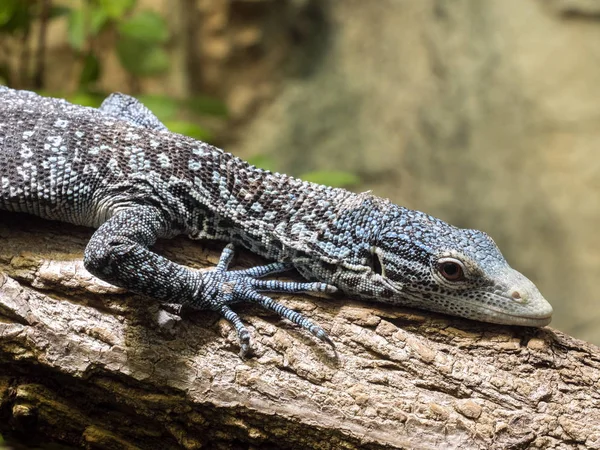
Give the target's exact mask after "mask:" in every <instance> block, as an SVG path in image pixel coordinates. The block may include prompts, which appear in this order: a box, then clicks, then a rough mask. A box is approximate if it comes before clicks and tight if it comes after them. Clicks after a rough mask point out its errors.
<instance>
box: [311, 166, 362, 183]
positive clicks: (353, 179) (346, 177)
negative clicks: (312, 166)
mask: <svg viewBox="0 0 600 450" xmlns="http://www.w3.org/2000/svg"><path fill="white" fill-rule="evenodd" d="M300 178H302V179H303V180H306V181H311V182H313V183H318V184H324V185H327V186H331V187H350V186H355V185H357V184H359V183H360V178H358V176H356V175H355V174H353V173H350V172H342V171H335V170H332V171H315V172H307V173H305V174H303V175H300Z"/></svg>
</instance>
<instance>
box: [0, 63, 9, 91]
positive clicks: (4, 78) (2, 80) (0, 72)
mask: <svg viewBox="0 0 600 450" xmlns="http://www.w3.org/2000/svg"><path fill="white" fill-rule="evenodd" d="M9 80H10V67H9V66H8V64H0V84H1V85H3V86H8V85H10V82H9Z"/></svg>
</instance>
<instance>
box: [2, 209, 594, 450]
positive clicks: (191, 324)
mask: <svg viewBox="0 0 600 450" xmlns="http://www.w3.org/2000/svg"><path fill="white" fill-rule="evenodd" d="M91 233H92V230H88V229H84V228H77V227H71V226H67V225H64V224H59V223H52V222H47V221H42V220H38V219H35V218H30V217H27V216H24V215H17V214H8V213H2V215H1V217H0V432H1V433H3V434H7V435H13V436H17V437H18V438H19V439H21V440H22V439H30V440H31V439H32V438H33V439H34V440H35V439H36V438H37V439H42V440H43V441H47V440H58V441H62V442H65V443H69V444H72V445H76V446H83V447H87V448H157V449H159V448H160V449H170V448H182V447H183V448H201V447H202V448H236V449H237V448H319V449H353V448H365V449H383V448H386V449H387V448H422V449H429V448H461V449H480V448H495V449H506V448H515V449H524V448H557V449H558V448H561V449H562V448H582V449H583V448H600V392H599V389H598V387H599V383H600V381H599V380H600V349H598V348H597V347H595V346H593V345H590V344H587V343H585V342H582V341H578V340H575V339H573V338H571V337H569V336H566V335H564V334H562V333H560V332H558V331H556V330H552V329H550V328H544V329H541V330H535V329H529V328H514V327H502V326H493V325H486V324H479V323H475V322H470V321H466V320H460V319H455V318H450V317H444V316H440V315H433V314H428V313H424V312H419V311H415V310H407V309H402V308H388V307H382V306H380V305H373V304H367V303H360V302H353V301H346V300H343V299H341V298H336V299H315V298H311V297H298V298H284V299H283V300H282V301H283V302H285V303H286V304H287V305H289V306H291V307H293V308H295V309H297V310H299V311H302V312H303V313H305V314H307V315H308V316H310V317H311V318H313V319H314V320H316V321H317V322H319V323H321V324H322V325H323V326H324V327H325V328H326V329H327V330H328V331H330V335H331V337H332V338H333V340H334V341H335V342H336V344H337V350H338V353H339V357H338V358H337V359H336V358H335V357H334V356H333V354H332V352H331V350H330V349H329V348H327V347H326V346H324V345H322V344H320V343H318V342H317V341H316V340H315V339H313V338H312V337H311V336H309V335H307V334H306V333H304V332H302V331H300V330H299V329H298V328H297V327H295V326H293V325H291V324H289V323H288V322H286V321H282V320H280V319H279V318H277V317H276V316H274V315H273V314H271V313H268V312H265V311H263V310H260V309H256V308H253V307H248V306H242V305H240V307H239V308H238V310H239V311H241V312H242V314H243V318H244V320H245V321H246V323H247V324H248V325H249V326H250V327H251V332H252V337H253V341H252V342H253V346H254V349H255V354H254V356H253V357H252V358H250V359H247V360H241V359H240V358H239V357H238V356H237V351H238V344H237V339H236V336H235V334H234V333H233V332H232V330H231V328H230V327H229V325H227V324H226V323H225V322H224V321H223V320H220V319H219V318H218V317H217V316H216V315H215V314H213V313H210V312H190V313H189V314H185V315H184V317H183V319H182V320H180V321H177V322H176V323H175V325H174V326H173V327H172V328H171V329H170V330H168V329H167V327H163V328H161V327H159V326H158V325H157V317H158V314H159V305H158V304H157V303H156V302H154V301H152V300H149V299H146V298H142V297H139V296H135V295H130V294H127V293H124V292H119V291H117V290H115V289H114V288H111V287H109V286H107V285H106V284H103V283H100V282H99V281H98V280H95V279H93V278H92V277H91V276H90V275H89V274H87V272H85V270H83V268H82V265H81V257H82V252H83V249H84V247H85V243H86V242H87V240H88V238H89V236H90V235H91ZM157 247H158V251H159V252H161V253H163V254H165V255H166V256H167V257H169V258H171V259H173V260H176V261H178V262H181V263H183V264H189V265H191V266H194V267H199V268H200V267H204V266H207V265H212V264H214V263H215V261H216V260H217V255H218V250H219V246H212V250H205V248H206V247H205V246H201V245H199V244H198V243H196V242H193V241H189V240H187V239H183V238H182V239H175V240H172V241H164V242H160V243H159V245H158V246H157ZM252 258H253V257H252V256H249V255H243V256H242V258H239V259H238V261H240V262H239V263H240V264H242V265H246V264H252V263H256V262H258V261H257V260H256V259H252Z"/></svg>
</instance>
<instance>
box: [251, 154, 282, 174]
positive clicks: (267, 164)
mask: <svg viewBox="0 0 600 450" xmlns="http://www.w3.org/2000/svg"><path fill="white" fill-rule="evenodd" d="M248 162H249V163H250V164H252V165H253V166H256V167H260V168H261V169H265V170H270V171H271V172H275V171H277V164H276V162H275V160H274V159H273V158H272V157H271V156H267V155H254V156H251V157H250V158H248Z"/></svg>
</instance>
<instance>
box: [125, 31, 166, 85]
mask: <svg viewBox="0 0 600 450" xmlns="http://www.w3.org/2000/svg"><path fill="white" fill-rule="evenodd" d="M117 54H118V56H119V61H121V65H122V66H123V67H124V68H125V70H127V71H128V72H129V73H131V74H133V75H138V76H151V75H158V74H160V73H163V72H165V71H167V70H168V69H169V67H170V61H169V55H168V54H167V52H166V51H165V50H164V49H163V48H161V47H158V46H155V45H148V44H146V43H144V42H140V41H137V40H135V39H127V38H125V37H123V38H121V39H120V40H119V42H118V43H117Z"/></svg>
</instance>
